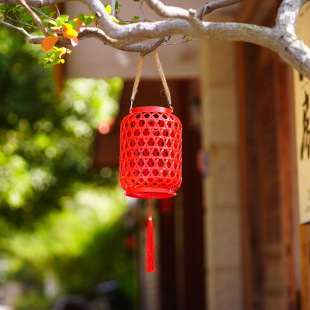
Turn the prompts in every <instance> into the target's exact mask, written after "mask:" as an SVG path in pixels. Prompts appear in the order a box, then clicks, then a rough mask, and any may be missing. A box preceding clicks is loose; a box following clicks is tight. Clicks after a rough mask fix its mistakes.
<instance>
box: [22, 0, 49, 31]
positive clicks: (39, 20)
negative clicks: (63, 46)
mask: <svg viewBox="0 0 310 310" xmlns="http://www.w3.org/2000/svg"><path fill="white" fill-rule="evenodd" d="M19 2H20V3H21V5H22V6H23V7H24V8H25V10H26V11H27V12H28V13H29V14H30V16H31V17H32V18H33V20H34V21H35V23H36V24H37V25H38V27H39V28H40V29H41V31H42V32H43V34H44V35H46V36H47V35H48V32H47V30H46V28H45V27H44V25H43V23H42V21H41V19H40V18H39V16H38V15H37V14H35V13H34V12H33V11H32V10H31V8H30V7H29V5H28V4H27V3H26V1H25V0H19Z"/></svg>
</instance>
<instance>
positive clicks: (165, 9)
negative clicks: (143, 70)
mask: <svg viewBox="0 0 310 310" xmlns="http://www.w3.org/2000/svg"><path fill="white" fill-rule="evenodd" d="M16 1H21V2H24V3H25V0H0V3H6V4H14V3H15V2H16ZM65 1H66V0H28V1H27V3H28V4H30V3H31V4H32V5H34V6H36V7H41V6H43V5H46V4H51V3H59V2H65ZM69 1H70V0H69ZM144 1H145V2H147V3H148V5H149V6H150V7H151V8H152V9H153V10H154V11H155V12H156V13H157V14H159V15H160V16H164V17H166V18H169V19H168V20H163V21H156V22H139V23H133V24H128V25H119V24H117V23H115V22H113V21H112V20H111V18H110V16H109V15H108V13H107V11H106V9H105V7H104V5H103V4H102V3H101V1H100V0H81V2H83V3H84V4H86V5H87V6H88V7H89V9H90V10H91V11H93V12H94V13H95V16H96V20H97V23H98V26H99V27H98V28H92V27H87V28H84V29H81V31H80V33H79V37H78V38H79V39H81V40H82V39H85V38H88V37H96V38H97V39H99V40H101V41H102V42H103V43H104V44H106V45H109V46H111V47H113V48H116V49H120V50H124V51H130V52H139V53H141V54H143V55H145V54H147V53H149V52H151V51H152V50H153V49H155V48H157V47H158V46H160V45H161V44H163V43H164V42H165V41H166V40H167V39H169V38H170V37H171V36H173V35H182V36H189V37H195V38H198V39H203V40H229V41H243V42H249V43H253V44H257V45H260V46H264V47H267V48H269V49H271V50H273V51H274V52H276V53H277V54H278V55H280V57H282V59H283V60H284V61H286V62H287V63H288V64H289V65H291V66H293V67H295V68H296V69H297V70H298V71H299V72H300V73H302V74H303V75H305V76H306V77H308V78H309V79H310V49H309V48H308V47H307V46H306V45H305V44H304V43H303V42H302V40H299V39H298V38H297V37H296V34H295V26H296V20H297V16H298V12H299V10H300V8H301V7H302V6H303V5H304V4H305V3H307V2H309V1H310V0H294V1H293V0H283V1H282V3H281V5H280V8H279V11H278V16H277V20H276V26H275V27H274V28H267V27H263V26H257V25H251V24H242V23H211V22H202V21H201V19H202V18H203V17H204V16H205V15H206V14H208V13H210V12H212V11H213V10H215V9H219V8H222V7H226V6H230V5H233V4H237V3H240V2H242V0H214V1H211V2H208V3H206V4H205V5H203V6H202V7H200V8H199V9H197V11H195V10H193V9H189V10H185V9H182V8H178V7H172V6H167V5H165V4H163V3H162V2H161V1H159V0H144ZM111 4H113V0H112V2H111ZM114 7H115V5H114ZM32 13H33V14H34V12H32ZM34 15H36V14H34ZM1 22H2V24H5V25H7V23H6V22H3V21H1ZM10 26H11V27H12V25H10ZM13 28H15V29H17V30H19V31H22V32H24V30H23V29H22V28H18V27H15V26H14V27H13ZM25 34H26V35H27V36H28V37H29V42H31V43H40V42H42V40H43V38H44V37H31V36H30V35H29V34H28V33H25ZM144 41H148V42H144ZM67 43H68V42H67V41H66V40H64V41H61V40H59V41H58V42H57V44H63V45H66V44H67Z"/></svg>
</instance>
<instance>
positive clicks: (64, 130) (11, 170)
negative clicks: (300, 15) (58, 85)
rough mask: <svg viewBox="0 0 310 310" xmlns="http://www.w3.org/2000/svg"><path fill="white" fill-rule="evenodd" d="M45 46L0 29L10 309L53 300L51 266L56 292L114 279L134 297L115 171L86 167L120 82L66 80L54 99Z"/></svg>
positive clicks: (1, 178) (3, 246)
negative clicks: (12, 291)
mask: <svg viewBox="0 0 310 310" xmlns="http://www.w3.org/2000/svg"><path fill="white" fill-rule="evenodd" d="M16 38H17V39H16ZM42 54H43V53H42V52H41V51H40V49H36V48H34V47H33V46H30V45H28V44H27V43H25V42H24V38H23V37H22V36H21V35H20V34H19V33H16V32H14V30H10V29H5V28H0V102H1V106H0V230H1V236H0V253H1V259H2V260H3V259H4V260H5V261H7V270H6V271H5V272H3V270H0V282H1V284H3V283H5V280H6V279H7V280H8V281H9V280H14V281H18V282H21V283H23V285H24V290H25V291H24V294H23V295H22V296H21V298H20V299H19V300H18V301H17V303H16V305H15V309H16V310H29V309H31V310H36V309H37V310H43V309H44V310H46V309H50V308H51V307H50V300H49V299H48V298H46V297H44V283H45V281H46V278H47V277H48V276H49V275H50V274H52V275H53V277H54V278H55V279H56V280H57V283H58V287H59V290H60V291H61V292H65V293H72V294H77V293H83V294H87V296H89V297H92V296H93V295H94V292H95V287H96V285H97V284H98V283H100V282H102V281H106V280H109V279H116V280H117V281H118V282H119V284H120V288H121V290H122V291H123V292H125V293H126V294H127V296H129V297H130V299H131V300H133V296H134V294H135V292H136V283H135V282H133V281H132V278H133V257H132V254H131V253H130V252H128V250H127V249H126V248H125V246H124V239H125V236H126V231H125V229H124V228H123V226H122V223H121V221H120V218H121V216H122V214H123V213H124V212H125V211H126V208H125V202H124V196H123V194H122V193H121V191H120V189H119V187H118V185H117V184H118V182H117V181H118V179H117V171H113V170H111V169H109V168H107V167H105V168H104V169H103V170H102V171H101V172H94V171H90V167H91V165H92V144H93V141H94V131H95V129H96V128H97V126H98V125H99V124H100V122H103V121H109V120H110V119H111V118H113V117H115V115H116V113H117V104H116V100H117V98H118V96H119V94H120V90H121V89H122V81H121V80H120V79H119V78H112V79H110V80H108V81H103V80H87V79H76V80H68V81H67V82H66V85H65V90H64V92H63V94H62V95H61V97H59V96H58V95H57V94H56V93H55V90H54V86H53V79H52V72H51V70H50V69H46V70H43V69H42V67H41V66H39V65H37V58H38V57H42ZM103 185H105V186H104V187H103Z"/></svg>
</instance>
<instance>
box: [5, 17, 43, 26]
mask: <svg viewBox="0 0 310 310" xmlns="http://www.w3.org/2000/svg"><path fill="white" fill-rule="evenodd" d="M14 15H15V17H16V19H14V18H12V17H10V16H8V15H5V17H6V18H8V19H10V20H11V21H13V22H15V23H18V24H22V25H25V26H28V27H29V28H34V29H38V28H39V27H36V26H33V25H30V24H28V23H25V22H22V21H21V20H19V18H18V17H17V15H16V14H14Z"/></svg>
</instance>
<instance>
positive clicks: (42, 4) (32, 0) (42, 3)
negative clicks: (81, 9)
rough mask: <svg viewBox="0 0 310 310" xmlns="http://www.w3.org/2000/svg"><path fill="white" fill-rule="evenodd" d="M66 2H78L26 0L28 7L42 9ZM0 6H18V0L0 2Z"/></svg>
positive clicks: (2, 0) (66, 0)
mask: <svg viewBox="0 0 310 310" xmlns="http://www.w3.org/2000/svg"><path fill="white" fill-rule="evenodd" d="M68 1H79V0H27V4H28V5H29V6H33V7H36V8H42V7H45V6H49V5H54V4H57V3H63V2H68ZM0 4H7V5H9V4H20V1H19V0H0Z"/></svg>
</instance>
